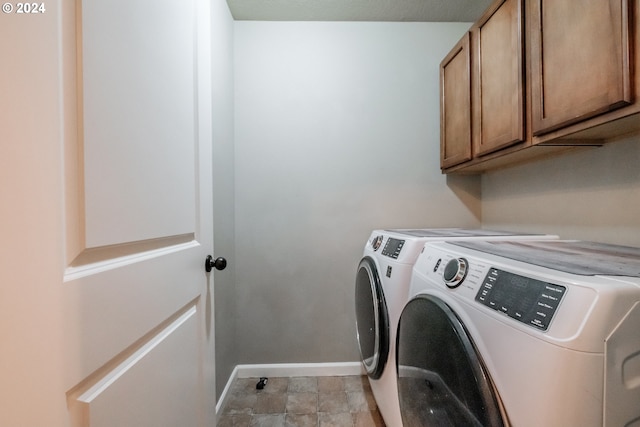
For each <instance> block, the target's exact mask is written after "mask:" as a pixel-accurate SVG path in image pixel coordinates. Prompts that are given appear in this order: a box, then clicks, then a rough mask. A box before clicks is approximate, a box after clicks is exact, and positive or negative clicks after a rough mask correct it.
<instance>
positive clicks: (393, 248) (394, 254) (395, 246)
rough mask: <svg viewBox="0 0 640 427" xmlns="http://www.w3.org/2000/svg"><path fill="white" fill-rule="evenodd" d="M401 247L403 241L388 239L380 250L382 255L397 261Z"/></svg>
mask: <svg viewBox="0 0 640 427" xmlns="http://www.w3.org/2000/svg"><path fill="white" fill-rule="evenodd" d="M403 246H404V240H400V239H394V238H393V237H389V238H388V239H387V243H385V245H384V248H383V249H382V255H386V256H388V257H391V258H393V259H398V256H399V255H400V251H401V250H402V247H403Z"/></svg>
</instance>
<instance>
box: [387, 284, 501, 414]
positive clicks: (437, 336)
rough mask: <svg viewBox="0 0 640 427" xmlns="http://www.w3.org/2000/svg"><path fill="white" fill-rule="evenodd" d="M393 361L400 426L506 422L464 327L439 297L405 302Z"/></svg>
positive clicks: (486, 374) (426, 296)
mask: <svg viewBox="0 0 640 427" xmlns="http://www.w3.org/2000/svg"><path fill="white" fill-rule="evenodd" d="M396 360H397V362H396V363H397V369H398V393H399V398H400V408H401V413H402V422H403V425H404V427H418V426H427V425H428V426H459V427H470V426H491V427H497V426H503V425H505V422H504V421H503V417H502V414H501V412H500V409H499V406H498V399H497V397H496V395H495V393H494V390H493V387H492V385H491V382H490V378H489V375H488V373H487V372H486V369H485V368H484V366H483V364H482V360H481V359H480V357H479V355H478V353H477V351H476V349H475V347H474V345H473V342H472V340H471V338H470V336H469V334H468V333H467V330H466V329H465V327H464V325H463V324H462V322H461V321H460V319H459V318H458V317H457V316H456V315H455V313H454V312H453V311H452V310H451V308H450V307H449V306H448V305H447V304H445V303H444V302H443V301H442V300H441V299H439V298H437V297H434V296H432V295H422V296H418V297H416V298H415V299H413V300H411V301H410V302H409V303H408V304H407V305H406V307H405V308H404V310H403V312H402V316H401V317H400V324H399V326H398V347H397V359H396Z"/></svg>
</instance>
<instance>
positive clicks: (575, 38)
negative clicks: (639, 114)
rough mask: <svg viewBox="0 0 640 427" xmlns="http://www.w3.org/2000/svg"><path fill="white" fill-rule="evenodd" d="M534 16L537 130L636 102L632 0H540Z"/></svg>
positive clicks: (533, 85)
mask: <svg viewBox="0 0 640 427" xmlns="http://www.w3.org/2000/svg"><path fill="white" fill-rule="evenodd" d="M529 19H530V22H531V32H530V37H531V44H530V52H529V58H530V64H531V115H532V118H531V119H532V130H533V135H536V136H537V135H541V134H544V133H547V132H549V131H553V130H556V129H560V128H562V127H565V126H567V125H569V124H573V123H577V122H580V121H583V120H585V119H588V118H590V117H593V116H596V115H598V114H602V113H606V112H608V111H611V110H614V109H617V108H620V107H623V106H625V105H629V104H630V103H631V102H632V93H631V79H632V75H631V45H630V37H629V31H630V22H629V4H628V2H627V0H597V1H589V2H587V3H584V4H583V3H581V2H580V4H578V3H576V2H571V1H558V0H536V1H531V2H530V8H529Z"/></svg>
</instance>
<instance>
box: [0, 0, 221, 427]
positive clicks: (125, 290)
mask: <svg viewBox="0 0 640 427" xmlns="http://www.w3.org/2000/svg"><path fill="white" fill-rule="evenodd" d="M45 8H46V9H45V10H44V11H42V12H41V13H40V14H39V16H35V15H34V16H18V15H16V14H10V13H5V16H2V17H0V18H2V20H6V21H8V22H9V26H8V27H4V22H3V23H2V25H3V27H2V29H1V30H0V31H1V32H3V33H4V31H7V32H8V33H5V34H2V36H3V37H0V39H4V40H7V39H10V40H13V42H12V43H9V42H6V41H4V40H3V42H2V43H3V44H2V45H0V46H1V47H2V53H3V57H4V58H5V59H6V58H12V57H15V58H17V64H16V65H15V67H14V68H11V67H9V70H8V74H7V75H5V76H2V80H1V82H2V88H3V89H5V88H8V89H7V91H6V93H5V95H7V94H8V96H3V97H2V99H1V100H0V104H1V105H2V111H3V112H5V111H6V112H9V111H12V110H13V111H12V112H11V114H12V120H10V121H11V122H12V123H9V124H8V125H7V127H6V128H5V130H4V131H2V130H0V132H3V133H5V132H6V135H3V141H2V143H3V146H2V149H3V151H2V153H0V154H3V157H4V158H5V159H10V161H11V164H12V167H11V168H7V169H5V171H4V172H3V176H2V179H3V182H2V190H3V192H2V194H1V196H2V204H3V206H4V207H7V206H9V205H12V206H14V207H15V205H16V202H15V198H16V197H18V198H22V199H24V202H25V205H24V209H25V210H21V209H8V208H7V209H4V208H3V210H2V212H1V213H2V214H3V220H4V221H5V222H4V223H3V231H4V230H5V226H6V229H7V230H10V229H14V231H13V232H12V233H10V234H9V233H6V234H5V235H6V236H7V240H5V241H3V243H2V253H1V254H0V255H2V256H3V257H5V256H6V258H5V260H11V264H12V265H4V264H3V265H2V267H3V268H2V270H3V272H2V276H0V277H1V278H2V281H3V285H4V284H5V283H6V284H7V286H4V287H3V289H2V295H0V298H1V299H2V302H1V303H0V304H2V306H0V322H1V323H2V325H3V326H2V329H0V332H2V333H3V335H2V336H3V337H4V338H5V339H6V341H5V340H3V341H5V342H6V343H7V345H8V347H9V348H13V349H14V351H12V352H10V354H5V355H1V356H0V362H1V363H0V366H1V368H0V369H2V373H3V374H4V373H5V370H6V373H7V375H8V379H9V381H10V382H9V383H7V382H5V381H2V382H1V384H2V385H0V401H1V402H3V403H0V405H2V406H1V407H0V425H13V426H21V425H25V426H36V425H39V426H44V425H47V426H56V425H72V426H82V427H89V426H90V427H98V426H102V427H115V426H118V427H127V426H131V427H145V426H149V427H152V426H153V427H158V426H167V427H175V426H205V425H207V426H212V425H213V424H214V417H215V394H214V393H215V378H214V368H213V367H214V348H213V347H214V341H215V340H214V337H213V333H214V332H213V331H214V327H213V324H212V322H213V319H214V316H213V313H212V310H213V301H212V298H213V296H212V290H213V288H212V287H213V283H212V280H213V277H212V274H207V273H205V269H204V260H205V257H206V255H208V254H212V251H213V247H212V246H213V243H212V242H213V230H212V221H213V218H212V200H211V197H212V191H211V99H210V81H209V79H210V53H209V43H210V41H209V19H210V17H209V6H208V4H207V2H206V1H203V0H171V1H162V2H157V1H151V0H127V1H124V0H112V1H108V2H104V1H100V0H77V1H71V0H62V1H60V2H57V3H55V2H52V3H46V4H45ZM20 19H21V21H20V22H18V21H19V20H20ZM29 48H31V49H32V51H31V52H28V51H27V49H29ZM6 53H8V54H9V55H6ZM3 62H4V61H3ZM42 67H44V68H42ZM31 79H34V80H33V81H34V82H35V84H36V88H29V84H33V83H32V82H30V81H27V80H31ZM15 85H18V88H17V89H16V88H15ZM25 96H26V97H27V99H25ZM16 106H17V107H18V108H16ZM21 107H23V108H21ZM34 114H40V116H39V117H38V116H36V117H33V115H34ZM34 119H35V120H34ZM39 120H41V121H42V120H44V122H43V124H44V125H43V126H35V127H34V126H33V124H37V122H38V121H39ZM41 124H42V123H41ZM5 136H6V138H5ZM25 144H28V146H27V147H25V146H24V145H25ZM39 149H41V150H42V153H43V155H44V156H45V157H43V158H40V155H38V154H37V153H39ZM34 153H36V157H34V156H33V154H34ZM5 174H6V176H4V175H5ZM5 179H6V181H5ZM9 184H11V185H9ZM11 198H14V200H11ZM34 199H35V200H34ZM18 206H19V205H18ZM25 212H26V214H25ZM5 214H6V216H4V215H5ZM42 224H46V225H47V227H46V228H45V227H44V226H43V225H42ZM38 246H40V247H41V248H43V249H44V250H46V251H47V252H46V253H44V254H43V253H40V254H39V256H38V255H36V254H35V253H34V252H33V251H34V248H37V247H38ZM20 247H25V250H24V251H23V252H20V251H17V249H19V248H20ZM34 255H35V256H34ZM39 257H40V258H46V259H45V260H43V261H42V262H41V263H40V264H39V265H38V266H37V268H38V269H39V274H38V275H35V274H32V273H31V272H30V271H28V270H29V265H30V264H29V259H31V263H32V264H31V265H32V266H34V267H35V266H36V262H34V259H35V260H37V259H38V258H39ZM5 308H6V310H4V309H5ZM20 317H24V318H25V321H24V322H23V323H20V322H16V318H18V319H19V318H20ZM8 325H11V326H8ZM5 378H7V377H5ZM38 413H39V415H38Z"/></svg>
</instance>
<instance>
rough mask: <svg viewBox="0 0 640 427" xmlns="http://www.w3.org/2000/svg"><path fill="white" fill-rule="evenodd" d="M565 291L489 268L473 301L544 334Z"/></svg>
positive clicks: (551, 285)
mask: <svg viewBox="0 0 640 427" xmlns="http://www.w3.org/2000/svg"><path fill="white" fill-rule="evenodd" d="M565 292H566V288H565V287H564V286H561V285H556V284H553V283H547V282H543V281H540V280H536V279H532V278H530V277H525V276H520V275H518V274H514V273H510V272H508V271H504V270H499V269H497V268H493V267H492V268H490V269H489V272H488V273H487V275H486V277H485V279H484V281H483V282H482V285H481V286H480V289H479V290H478V293H477V295H476V301H478V302H479V303H481V304H483V305H485V306H487V307H489V308H492V309H494V310H496V311H499V312H501V313H504V314H506V315H507V316H509V317H511V318H513V319H516V320H518V321H520V322H523V323H525V324H527V325H530V326H533V327H535V328H538V329H541V330H543V331H546V330H547V328H549V324H550V323H551V319H552V318H553V316H554V314H555V313H556V310H557V309H558V305H559V304H560V301H561V300H562V297H563V296H564V294H565Z"/></svg>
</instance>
